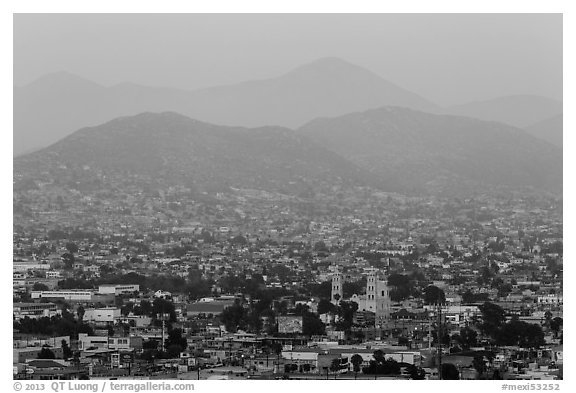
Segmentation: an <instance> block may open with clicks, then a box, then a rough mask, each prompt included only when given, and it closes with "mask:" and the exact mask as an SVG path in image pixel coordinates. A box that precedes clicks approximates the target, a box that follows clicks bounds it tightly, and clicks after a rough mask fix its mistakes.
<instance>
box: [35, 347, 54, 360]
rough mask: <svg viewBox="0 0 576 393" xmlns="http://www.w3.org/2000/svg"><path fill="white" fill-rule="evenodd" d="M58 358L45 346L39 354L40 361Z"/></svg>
mask: <svg viewBox="0 0 576 393" xmlns="http://www.w3.org/2000/svg"><path fill="white" fill-rule="evenodd" d="M55 358H56V356H55V355H54V352H52V350H51V349H50V347H48V345H44V346H43V347H42V349H41V350H40V352H39V353H38V359H55Z"/></svg>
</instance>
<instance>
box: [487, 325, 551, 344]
mask: <svg viewBox="0 0 576 393" xmlns="http://www.w3.org/2000/svg"><path fill="white" fill-rule="evenodd" d="M496 342H497V344H498V345H518V346H520V347H522V348H538V347H541V346H543V345H544V344H545V341H544V332H543V331H542V327H541V326H540V325H536V324H533V323H527V322H523V321H519V320H518V319H513V320H511V321H510V322H508V323H506V324H504V325H502V327H501V328H500V329H499V330H498V331H497V333H496Z"/></svg>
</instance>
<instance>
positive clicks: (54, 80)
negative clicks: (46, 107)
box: [25, 71, 102, 88]
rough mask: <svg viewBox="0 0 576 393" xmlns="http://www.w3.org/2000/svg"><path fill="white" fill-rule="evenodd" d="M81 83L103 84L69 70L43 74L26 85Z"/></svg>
mask: <svg viewBox="0 0 576 393" xmlns="http://www.w3.org/2000/svg"><path fill="white" fill-rule="evenodd" d="M70 85H81V86H87V87H88V86H91V87H98V88H101V87H102V86H101V85H99V84H98V83H96V82H93V81H91V80H89V79H86V78H84V77H82V76H80V75H77V74H74V73H72V72H69V71H55V72H51V73H49V74H45V75H42V76H41V77H39V78H37V79H35V80H34V81H33V82H31V83H29V84H28V85H25V87H40V86H42V87H45V86H70Z"/></svg>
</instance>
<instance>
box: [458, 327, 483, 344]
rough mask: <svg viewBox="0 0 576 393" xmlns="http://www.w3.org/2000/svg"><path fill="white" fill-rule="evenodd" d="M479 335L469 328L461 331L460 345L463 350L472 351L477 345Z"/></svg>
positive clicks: (459, 336)
mask: <svg viewBox="0 0 576 393" xmlns="http://www.w3.org/2000/svg"><path fill="white" fill-rule="evenodd" d="M477 338H478V333H476V331H475V330H473V329H471V328H469V327H468V326H466V327H463V328H462V329H460V334H459V335H458V343H459V344H460V345H461V346H462V348H463V349H470V347H473V346H475V345H476V343H477Z"/></svg>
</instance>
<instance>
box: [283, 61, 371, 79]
mask: <svg viewBox="0 0 576 393" xmlns="http://www.w3.org/2000/svg"><path fill="white" fill-rule="evenodd" d="M304 72H315V73H316V72H331V73H342V74H350V75H352V73H362V74H367V75H368V74H369V75H371V76H373V77H376V78H380V77H379V76H378V75H377V74H375V73H374V72H372V71H370V70H368V69H366V68H364V67H361V66H359V65H357V64H354V63H350V62H348V61H346V60H343V59H341V58H339V57H322V58H319V59H317V60H314V61H312V62H310V63H306V64H302V65H300V66H299V67H296V68H294V69H293V70H292V71H290V72H288V73H287V74H286V75H293V74H300V73H304Z"/></svg>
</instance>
